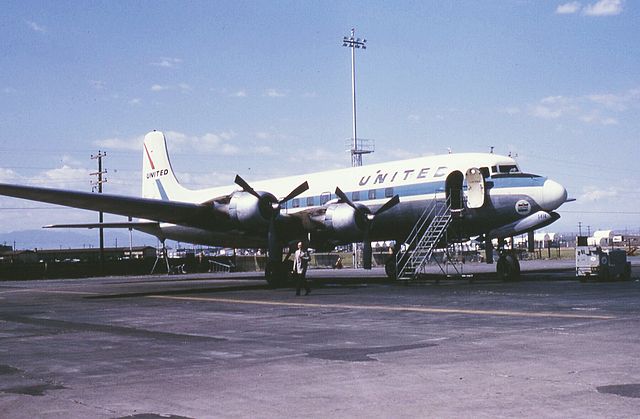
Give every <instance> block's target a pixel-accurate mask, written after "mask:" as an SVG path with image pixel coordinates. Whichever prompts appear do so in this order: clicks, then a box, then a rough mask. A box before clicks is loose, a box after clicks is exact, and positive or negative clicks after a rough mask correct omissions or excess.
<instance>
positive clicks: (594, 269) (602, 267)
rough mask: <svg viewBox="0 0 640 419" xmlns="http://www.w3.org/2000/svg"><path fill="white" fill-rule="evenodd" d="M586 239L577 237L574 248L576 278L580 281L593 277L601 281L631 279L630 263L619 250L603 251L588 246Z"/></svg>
mask: <svg viewBox="0 0 640 419" xmlns="http://www.w3.org/2000/svg"><path fill="white" fill-rule="evenodd" d="M586 239H587V238H586V237H578V240H577V246H576V276H577V277H579V278H580V281H586V280H587V279H589V278H591V277H594V278H597V279H601V280H605V281H608V280H614V279H621V280H625V281H626V280H629V279H631V262H628V261H627V253H626V252H625V251H624V250H621V249H611V250H603V249H601V248H600V246H589V245H588V244H587V240H586Z"/></svg>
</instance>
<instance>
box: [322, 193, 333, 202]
mask: <svg viewBox="0 0 640 419" xmlns="http://www.w3.org/2000/svg"><path fill="white" fill-rule="evenodd" d="M330 200H331V194H330V193H329V192H325V193H323V194H322V195H320V205H324V204H326V203H327V202H329V201H330Z"/></svg>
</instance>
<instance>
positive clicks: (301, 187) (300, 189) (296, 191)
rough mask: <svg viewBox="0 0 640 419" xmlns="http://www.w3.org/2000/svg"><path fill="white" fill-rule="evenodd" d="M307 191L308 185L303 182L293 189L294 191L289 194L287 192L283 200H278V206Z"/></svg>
mask: <svg viewBox="0 0 640 419" xmlns="http://www.w3.org/2000/svg"><path fill="white" fill-rule="evenodd" d="M307 189H309V183H307V181H304V182H303V183H301V184H300V185H298V187H297V188H295V189H294V190H292V191H291V192H289V195H287V196H285V197H284V198H282V199H281V200H280V202H278V203H279V204H282V203H284V202H287V201H289V200H290V199H293V198H295V197H296V196H298V195H300V194H301V193H302V192H304V191H306V190H307Z"/></svg>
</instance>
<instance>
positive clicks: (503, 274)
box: [496, 255, 520, 281]
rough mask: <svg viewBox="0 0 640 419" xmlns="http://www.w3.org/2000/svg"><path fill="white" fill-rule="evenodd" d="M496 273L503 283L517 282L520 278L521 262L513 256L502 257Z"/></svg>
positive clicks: (499, 259)
mask: <svg viewBox="0 0 640 419" xmlns="http://www.w3.org/2000/svg"><path fill="white" fill-rule="evenodd" d="M496 271H497V273H498V277H499V278H500V279H502V280H503V281H517V280H518V279H519V278H520V262H518V259H517V258H515V257H514V256H513V255H503V256H500V257H499V258H498V263H497V264H496Z"/></svg>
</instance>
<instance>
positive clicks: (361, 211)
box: [336, 187, 400, 269]
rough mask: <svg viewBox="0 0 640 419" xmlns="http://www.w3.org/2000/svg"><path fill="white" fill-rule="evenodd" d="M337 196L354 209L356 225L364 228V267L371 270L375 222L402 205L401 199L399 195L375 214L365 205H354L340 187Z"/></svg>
mask: <svg viewBox="0 0 640 419" xmlns="http://www.w3.org/2000/svg"><path fill="white" fill-rule="evenodd" d="M336 195H337V196H338V198H340V200H341V201H343V202H344V203H345V204H347V205H349V206H350V207H351V208H353V210H354V211H355V213H356V224H357V223H358V222H360V228H362V244H363V255H362V265H363V267H364V269H371V256H372V254H373V251H372V249H371V238H370V233H371V228H372V226H373V222H374V220H375V218H376V216H378V215H380V214H382V213H383V212H385V211H388V210H390V209H391V208H393V207H395V206H396V205H398V204H399V203H400V197H399V196H398V195H395V196H394V197H393V198H391V199H389V200H388V201H387V202H385V203H384V204H383V205H382V206H381V207H380V208H378V209H377V210H376V211H375V212H371V209H370V208H369V207H367V206H365V205H362V204H360V205H356V204H354V203H353V202H352V201H351V200H350V199H349V197H348V196H347V195H346V194H345V193H344V192H342V190H341V189H340V188H339V187H336Z"/></svg>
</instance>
